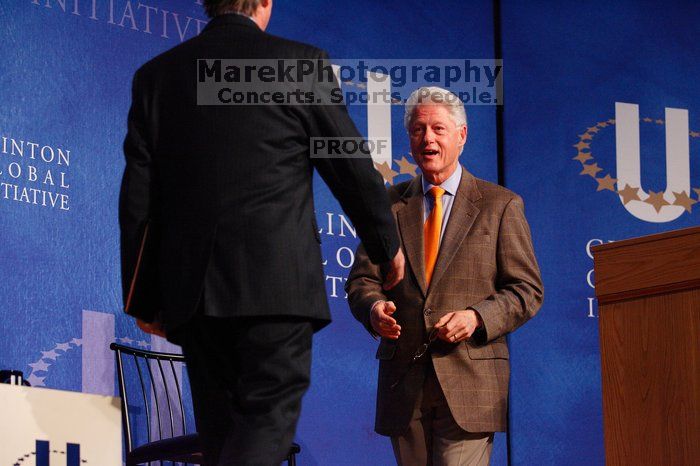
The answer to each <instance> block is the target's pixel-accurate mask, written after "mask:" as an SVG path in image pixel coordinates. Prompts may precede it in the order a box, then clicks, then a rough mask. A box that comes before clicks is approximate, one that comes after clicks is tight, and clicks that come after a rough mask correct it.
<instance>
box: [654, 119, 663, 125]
mask: <svg viewBox="0 0 700 466" xmlns="http://www.w3.org/2000/svg"><path fill="white" fill-rule="evenodd" d="M654 123H656V124H657V125H663V124H664V120H654Z"/></svg>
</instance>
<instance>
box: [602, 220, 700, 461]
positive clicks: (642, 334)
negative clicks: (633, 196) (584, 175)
mask: <svg viewBox="0 0 700 466" xmlns="http://www.w3.org/2000/svg"><path fill="white" fill-rule="evenodd" d="M592 252H593V259H594V268H595V272H594V273H595V287H596V295H597V297H598V304H599V314H600V352H601V358H602V381H603V420H604V432H605V458H606V464H608V465H609V466H610V465H635V466H637V465H664V466H666V465H696V464H700V227H695V228H687V229H683V230H677V231H670V232H667V233H661V234H656V235H651V236H645V237H642V238H634V239H629V240H624V241H618V242H614V243H609V244H604V245H600V246H596V247H594V248H592Z"/></svg>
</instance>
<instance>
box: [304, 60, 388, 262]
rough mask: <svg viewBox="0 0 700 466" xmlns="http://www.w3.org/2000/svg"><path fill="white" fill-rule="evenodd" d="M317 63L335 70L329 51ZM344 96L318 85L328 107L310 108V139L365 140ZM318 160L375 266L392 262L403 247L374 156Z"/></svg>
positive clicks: (323, 83)
mask: <svg viewBox="0 0 700 466" xmlns="http://www.w3.org/2000/svg"><path fill="white" fill-rule="evenodd" d="M318 58H319V59H318V60H317V63H322V64H323V66H330V60H329V59H328V55H327V54H326V53H325V52H319V57H318ZM339 91H340V85H339V84H338V82H337V81H336V80H335V79H333V80H332V82H331V81H329V80H327V79H326V80H323V79H321V80H318V79H317V80H316V81H315V83H314V93H315V94H316V96H317V97H318V98H320V99H321V100H322V102H323V103H321V104H315V105H312V106H311V108H312V113H313V116H314V118H313V119H314V122H313V123H314V124H313V126H312V131H311V137H322V138H340V139H343V138H353V139H355V140H357V139H362V136H361V135H360V133H359V132H358V131H357V128H356V127H355V124H354V123H353V122H352V120H351V119H350V116H349V115H348V111H347V108H346V107H345V104H344V103H343V101H342V100H339V99H338V98H337V96H340V95H342V94H340V92H339ZM319 155H320V154H312V163H313V165H314V166H315V167H316V169H317V170H318V172H319V174H320V175H321V177H322V178H323V180H324V181H325V182H326V184H327V185H328V187H329V188H330V190H331V192H332V193H333V195H334V196H335V198H336V199H338V201H339V202H340V205H341V207H342V208H343V210H344V211H345V213H347V214H348V216H349V217H350V220H352V223H353V225H354V226H355V228H356V230H357V234H358V236H359V237H360V239H361V240H362V244H363V245H364V248H365V250H366V252H367V255H368V257H369V259H370V260H371V261H372V262H374V263H382V262H386V261H388V260H390V259H392V258H393V257H394V256H395V255H396V252H397V251H398V247H399V238H398V233H397V230H396V224H395V222H394V218H393V216H392V214H391V209H390V203H389V197H388V195H387V193H386V190H385V188H384V180H383V179H382V177H381V175H380V174H379V173H378V172H377V171H376V170H375V169H374V164H373V163H372V159H371V157H370V154H369V153H367V152H365V153H363V154H359V153H355V154H344V155H349V156H341V157H337V156H336V157H327V156H326V157H324V156H319ZM358 156H359V157H358Z"/></svg>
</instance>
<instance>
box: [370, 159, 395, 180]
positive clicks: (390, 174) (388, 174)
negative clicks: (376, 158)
mask: <svg viewBox="0 0 700 466" xmlns="http://www.w3.org/2000/svg"><path fill="white" fill-rule="evenodd" d="M374 168H376V169H377V171H378V172H379V173H381V174H382V177H383V178H384V182H385V183H389V184H390V185H393V184H394V178H396V177H397V176H399V174H398V173H396V172H395V171H394V170H392V169H391V167H390V166H389V164H388V163H386V162H382V163H375V164H374Z"/></svg>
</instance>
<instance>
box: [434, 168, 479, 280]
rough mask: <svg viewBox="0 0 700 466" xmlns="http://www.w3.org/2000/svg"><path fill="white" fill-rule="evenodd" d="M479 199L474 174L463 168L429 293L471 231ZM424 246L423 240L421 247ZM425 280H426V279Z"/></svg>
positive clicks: (477, 211)
mask: <svg viewBox="0 0 700 466" xmlns="http://www.w3.org/2000/svg"><path fill="white" fill-rule="evenodd" d="M479 199H481V193H480V192H479V189H478V188H477V187H476V180H475V178H474V175H472V174H471V173H469V172H468V171H467V170H465V169H464V168H462V179H461V180H460V182H459V188H457V193H456V194H455V199H454V202H453V204H452V210H451V211H450V218H449V220H448V221H447V226H446V227H445V233H444V235H443V236H442V242H441V244H440V251H439V252H438V257H437V262H436V263H435V270H434V271H433V278H432V280H431V281H430V288H429V289H428V293H430V292H431V291H432V290H433V289H435V287H436V286H437V284H438V283H439V282H440V279H441V278H442V276H443V275H444V274H445V271H446V270H447V267H449V265H450V262H452V259H453V258H454V256H455V253H456V252H457V249H459V246H460V245H461V244H462V241H463V240H464V237H465V236H467V233H469V230H470V229H471V227H472V225H473V224H474V221H475V220H476V216H477V215H478V213H479V208H478V207H477V206H476V205H475V204H474V203H475V202H476V201H478V200H479ZM421 200H422V199H421ZM420 218H421V220H422V219H423V217H422V216H420ZM421 223H422V222H421ZM421 233H422V232H421ZM421 237H422V234H421ZM422 247H423V242H422V240H421V248H422ZM421 262H422V256H421ZM423 280H424V281H425V279H423Z"/></svg>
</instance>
